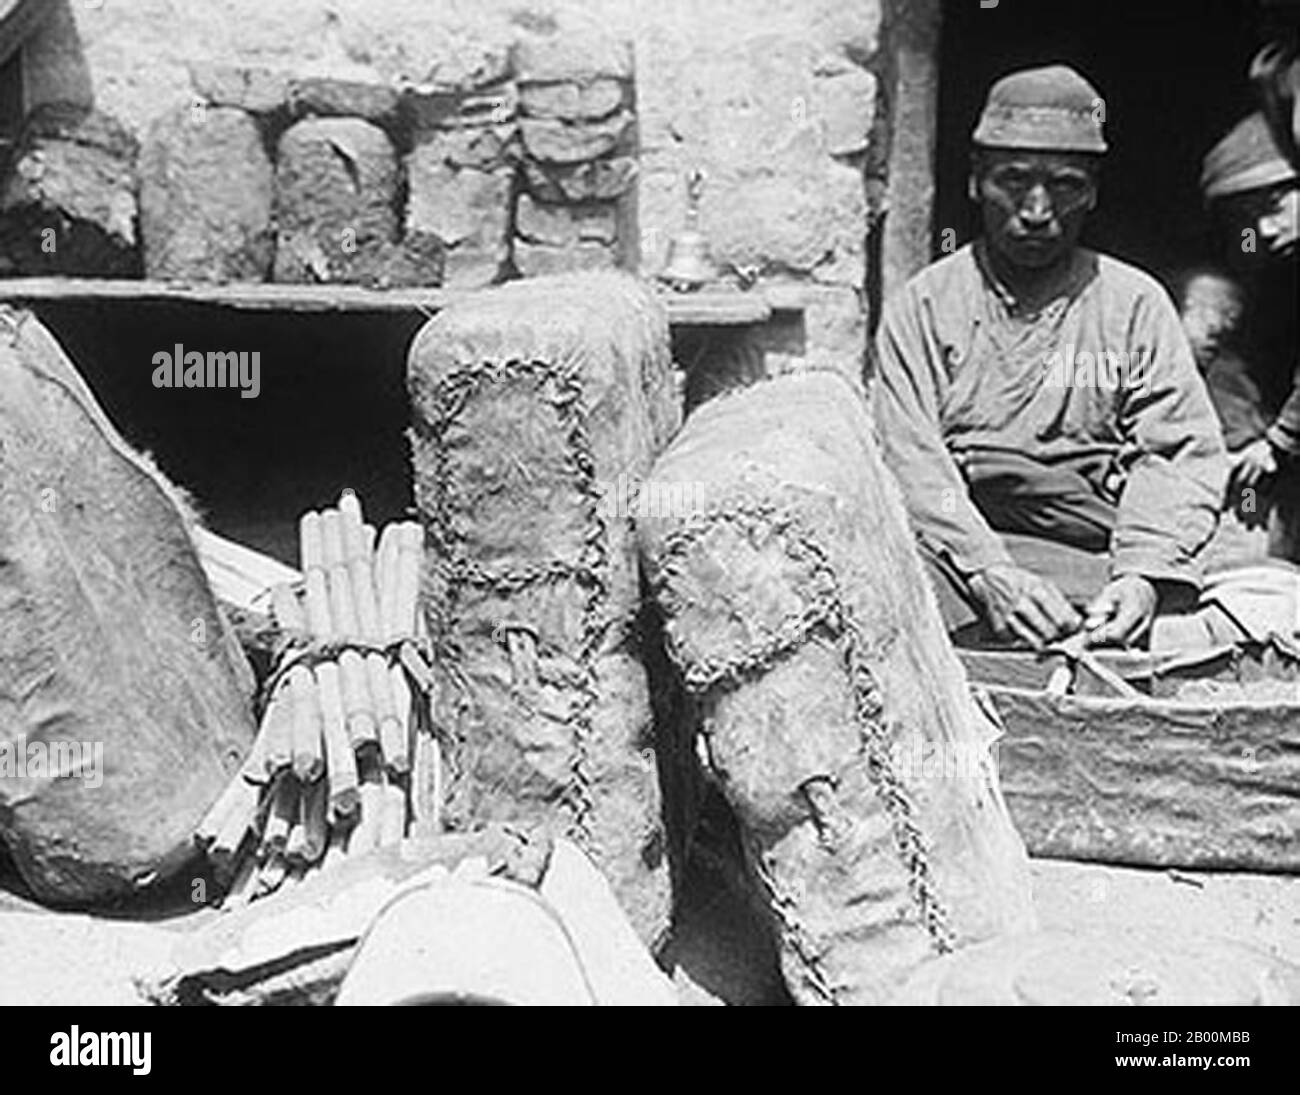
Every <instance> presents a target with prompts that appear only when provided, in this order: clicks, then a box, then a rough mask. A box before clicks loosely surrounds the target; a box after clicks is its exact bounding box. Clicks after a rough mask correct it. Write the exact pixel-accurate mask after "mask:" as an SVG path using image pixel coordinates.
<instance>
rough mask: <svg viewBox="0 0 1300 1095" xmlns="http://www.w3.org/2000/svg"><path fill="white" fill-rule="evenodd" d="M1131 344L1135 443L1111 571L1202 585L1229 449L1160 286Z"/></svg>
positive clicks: (1128, 412) (1129, 412) (1129, 410)
mask: <svg viewBox="0 0 1300 1095" xmlns="http://www.w3.org/2000/svg"><path fill="white" fill-rule="evenodd" d="M1129 344H1130V346H1132V347H1134V348H1135V349H1136V350H1137V352H1138V354H1139V355H1140V356H1139V358H1138V360H1139V362H1140V363H1141V365H1140V368H1139V370H1138V371H1137V372H1136V373H1135V374H1131V380H1130V386H1129V388H1128V390H1127V394H1126V396H1125V398H1124V401H1123V410H1122V413H1121V420H1120V425H1121V429H1122V430H1123V432H1124V434H1125V439H1126V440H1127V441H1128V442H1129V444H1130V445H1131V446H1132V451H1131V452H1130V453H1129V454H1128V455H1127V457H1126V461H1127V463H1128V480H1127V483H1126V485H1125V488H1124V494H1123V497H1122V498H1121V499H1120V505H1119V518H1118V521H1117V523H1116V527H1115V535H1114V537H1113V539H1112V541H1111V556H1112V558H1111V572H1112V574H1113V576H1115V577H1119V576H1120V575H1123V574H1140V575H1142V576H1143V577H1145V578H1152V579H1165V580H1171V581H1182V582H1190V583H1192V584H1195V585H1199V584H1200V581H1201V568H1200V562H1199V556H1200V553H1201V550H1202V548H1204V547H1205V545H1206V543H1207V542H1208V541H1209V539H1210V537H1211V536H1212V535H1213V534H1214V530H1215V527H1216V525H1217V523H1218V515H1219V510H1220V508H1221V504H1222V501H1223V496H1224V489H1225V487H1226V485H1227V475H1228V462H1227V454H1226V452H1225V450H1224V447H1223V440H1222V438H1221V436H1220V431H1219V422H1218V418H1217V417H1216V415H1215V413H1214V407H1213V405H1212V404H1211V402H1210V397H1209V393H1208V392H1207V391H1206V388H1205V382H1204V381H1203V380H1202V379H1201V375H1200V373H1199V372H1197V369H1196V362H1195V360H1194V359H1193V357H1192V351H1191V347H1190V346H1189V345H1188V344H1187V339H1186V336H1185V335H1184V334H1183V330H1182V327H1181V326H1180V325H1179V322H1178V316H1177V315H1176V314H1175V312H1174V310H1173V306H1172V305H1171V304H1170V303H1169V302H1168V301H1167V300H1166V299H1165V298H1164V296H1163V294H1159V293H1152V294H1150V295H1148V296H1146V297H1143V298H1142V299H1141V300H1140V301H1139V304H1138V306H1137V309H1136V311H1135V313H1134V316H1133V330H1132V332H1131V336H1130V340H1129Z"/></svg>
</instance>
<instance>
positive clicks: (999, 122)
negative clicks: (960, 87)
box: [973, 65, 1106, 152]
mask: <svg viewBox="0 0 1300 1095" xmlns="http://www.w3.org/2000/svg"><path fill="white" fill-rule="evenodd" d="M1101 106H1102V98H1101V96H1100V95H1098V94H1097V89H1096V88H1095V87H1093V86H1092V85H1091V84H1090V83H1088V81H1087V80H1085V79H1084V78H1083V77H1082V76H1080V75H1079V74H1078V73H1077V72H1075V71H1074V69H1072V68H1069V67H1067V66H1065V65H1048V66H1046V67H1045V68H1030V69H1024V70H1023V71H1021V72H1013V73H1011V74H1010V75H1009V76H1004V77H1002V79H1001V80H999V81H998V82H997V83H996V84H994V85H993V87H992V88H990V89H989V97H988V101H987V102H986V103H985V104H984V113H983V114H981V115H980V120H979V124H978V125H977V126H976V127H975V133H974V137H973V140H974V141H975V143H976V144H977V145H981V146H983V147H985V148H1025V149H1035V150H1041V151H1047V152H1105V151H1106V141H1105V139H1104V138H1103V137H1102V135H1101V111H1099V109H1098V108H1099V107H1101Z"/></svg>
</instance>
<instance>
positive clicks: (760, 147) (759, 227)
mask: <svg viewBox="0 0 1300 1095" xmlns="http://www.w3.org/2000/svg"><path fill="white" fill-rule="evenodd" d="M880 15H881V8H880V4H879V2H878V0H860V2H857V3H844V2H843V0H802V2H795V0H659V2H657V3H656V4H655V5H654V15H653V17H649V16H647V17H646V18H645V20H644V22H643V23H642V25H641V26H640V27H639V28H638V31H637V37H636V46H637V55H636V59H637V73H638V80H637V102H638V108H639V111H640V120H641V182H640V189H639V204H638V211H639V216H640V229H641V237H640V238H641V246H642V256H643V269H646V270H648V271H651V272H654V271H657V270H659V269H661V268H662V264H663V261H664V258H665V255H666V251H667V247H668V241H669V240H670V239H671V236H672V234H673V233H674V232H675V231H677V230H678V228H679V227H680V225H681V223H682V218H683V215H684V212H685V209H686V194H685V178H686V175H687V173H688V172H689V171H690V170H691V169H693V168H698V169H699V170H701V171H703V172H704V175H705V182H704V192H703V198H702V201H701V211H700V222H701V228H702V230H703V231H704V233H705V234H706V235H707V236H708V238H709V240H710V242H711V244H712V250H713V256H714V259H715V260H716V261H717V262H718V263H719V264H720V265H721V266H722V268H723V270H724V271H725V272H726V273H728V274H729V275H730V276H731V277H732V278H733V280H736V281H738V282H740V283H741V284H745V285H749V284H753V285H756V286H759V287H763V286H780V287H793V288H796V289H797V290H799V292H797V293H796V294H791V295H790V296H788V297H787V299H790V300H793V301H797V302H802V303H803V304H804V311H803V314H804V329H805V354H804V358H805V360H806V361H807V363H808V364H812V365H819V366H820V365H830V366H832V367H836V368H841V369H844V370H845V371H848V372H850V373H852V374H854V375H856V373H857V370H858V367H859V364H860V360H861V353H862V345H863V342H864V339H865V313H864V308H863V303H862V301H863V289H864V287H865V282H866V277H867V258H866V238H867V230H868V203H867V189H866V173H865V167H866V163H867V159H868V155H869V153H870V151H871V142H872V137H873V134H874V133H875V130H876V128H877V125H876V99H877V78H876V74H875V71H874V66H875V64H876V61H877V57H878V54H879V49H878V46H879V40H880V31H881V18H880ZM768 356H769V363H770V364H769V367H770V368H774V369H776V370H779V369H781V368H784V367H788V365H789V364H790V362H789V360H788V358H786V357H785V356H784V355H768Z"/></svg>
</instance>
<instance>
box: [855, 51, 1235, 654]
mask: <svg viewBox="0 0 1300 1095" xmlns="http://www.w3.org/2000/svg"><path fill="white" fill-rule="evenodd" d="M1101 107H1102V100H1101V98H1100V96H1099V95H1098V94H1097V92H1096V91H1095V90H1094V89H1093V88H1092V86H1091V85H1089V84H1088V82H1087V81H1086V80H1084V79H1083V78H1082V77H1080V76H1079V75H1078V74H1077V73H1075V72H1074V71H1072V70H1070V69H1068V68H1064V67H1061V66H1054V67H1051V68H1043V69H1034V70H1029V71H1025V72H1019V73H1015V74H1013V75H1011V76H1008V77H1006V78H1004V79H1002V80H1000V81H999V82H998V83H997V84H995V85H994V87H993V89H992V91H991V92H990V94H989V99H988V102H987V104H986V106H985V109H984V113H983V115H982V117H981V119H980V122H979V125H978V127H977V128H976V130H975V135H974V142H975V145H976V149H975V153H974V157H973V164H972V174H971V181H970V192H971V197H972V199H973V200H976V201H978V202H979V203H980V205H981V208H982V212H983V227H984V231H983V235H982V237H981V238H980V239H978V240H977V241H976V242H975V243H973V244H970V245H967V246H966V247H963V248H962V249H961V250H959V251H958V252H957V253H956V254H953V255H951V256H949V257H947V258H944V259H942V260H940V261H939V262H936V263H934V264H932V265H931V266H929V267H927V268H926V269H924V270H922V271H921V272H920V273H919V274H917V275H916V277H914V278H913V279H912V280H911V281H910V282H909V283H908V284H907V285H906V286H905V287H904V288H903V290H902V291H901V292H900V293H899V294H898V296H897V297H896V298H894V299H893V300H891V301H890V302H889V304H888V305H887V306H886V308H885V310H884V315H883V317H882V321H881V325H880V330H879V333H878V335H877V344H876V359H877V369H878V373H877V377H876V384H875V406H876V414H877V424H878V428H879V433H880V440H881V444H882V447H883V449H884V452H885V457H886V459H887V461H888V462H889V464H890V467H891V468H892V470H893V471H894V473H895V475H896V476H897V478H898V480H899V483H900V484H901V486H902V489H903V495H904V498H905V500H906V502H907V506H908V510H909V513H910V514H911V517H912V521H913V524H914V526H915V529H916V532H917V537H918V540H919V542H920V547H921V550H922V554H923V556H925V558H926V559H927V562H928V563H929V564H930V568H931V573H932V575H933V576H934V581H935V589H936V592H937V594H938V596H939V602H940V608H941V609H942V610H943V612H944V616H945V620H946V621H947V623H948V626H949V630H950V631H954V632H956V631H958V630H960V629H962V628H963V627H964V626H965V625H969V624H974V623H977V622H979V623H984V624H988V625H991V626H992V628H993V630H994V631H995V632H996V633H997V634H998V635H1000V636H1002V637H1012V636H1014V637H1016V638H1018V639H1020V640H1022V641H1024V642H1027V643H1029V644H1030V645H1032V646H1035V647H1041V646H1043V645H1045V644H1047V643H1049V642H1052V641H1055V640H1058V639H1061V638H1063V637H1065V636H1066V635H1069V634H1071V633H1073V632H1074V631H1077V630H1078V629H1079V628H1080V627H1083V628H1084V629H1086V631H1087V634H1088V640H1089V641H1090V642H1091V643H1093V644H1101V643H1128V642H1133V641H1135V640H1137V639H1138V638H1139V637H1141V635H1142V634H1143V633H1144V632H1145V631H1146V629H1147V628H1148V627H1149V625H1150V623H1151V620H1152V618H1153V616H1154V614H1155V611H1156V607H1157V603H1158V601H1159V599H1160V595H1161V594H1162V593H1163V594H1169V595H1171V596H1172V595H1174V594H1179V593H1181V594H1182V595H1184V596H1186V595H1187V594H1189V593H1194V591H1195V589H1196V587H1197V586H1198V584H1199V581H1200V568H1199V560H1198V556H1199V555H1200V552H1201V550H1202V548H1203V547H1204V546H1205V544H1206V542H1207V541H1208V540H1209V538H1210V535H1211V534H1212V532H1213V531H1214V528H1215V523H1216V520H1217V512H1218V509H1219V505H1220V502H1221V500H1222V498H1223V492H1224V484H1225V479H1226V474H1227V463H1226V458H1225V454H1224V448H1223V442H1222V440H1221V439H1220V433H1219V427H1218V423H1217V421H1216V419H1215V413H1214V409H1213V407H1212V406H1211V404H1210V400H1209V396H1208V395H1207V393H1206V390H1205V384H1204V382H1203V381H1202V380H1201V377H1200V376H1199V375H1198V373H1197V370H1196V365H1195V363H1194V361H1193V360H1192V354H1191V350H1190V349H1189V347H1188V344H1187V339H1186V338H1185V336H1184V335H1183V332H1182V330H1181V328H1180V326H1179V321H1178V316H1177V314H1176V313H1175V312H1174V309H1173V306H1172V305H1171V304H1170V302H1169V299H1168V297H1167V296H1166V295H1165V293H1164V290H1163V289H1162V288H1161V287H1160V285H1159V284H1158V283H1157V282H1156V281H1155V280H1154V279H1153V278H1150V277H1148V276H1147V275H1146V274H1144V273H1142V272H1141V271H1139V270H1137V269H1135V268H1133V267H1131V266H1128V265H1126V264H1124V263H1122V262H1119V261H1117V260H1115V259H1112V258H1109V257H1107V256H1105V255H1098V254H1096V253H1094V252H1092V251H1089V250H1087V249H1085V248H1082V247H1080V246H1079V245H1078V239H1079V233H1080V231H1081V229H1082V227H1083V221H1084V218H1085V216H1086V215H1087V213H1088V211H1089V210H1091V209H1092V208H1093V207H1094V206H1095V204H1096V201H1097V171H1098V163H1099V158H1100V154H1101V153H1103V152H1104V151H1105V149H1106V145H1105V142H1104V140H1103V139H1102V134H1101V126H1100V121H1099V118H1100V115H1101V112H1102V110H1101ZM999 533H1001V535H999ZM1081 606H1082V607H1084V612H1083V614H1082V615H1081V614H1080V612H1079V611H1078V608H1079V607H1081Z"/></svg>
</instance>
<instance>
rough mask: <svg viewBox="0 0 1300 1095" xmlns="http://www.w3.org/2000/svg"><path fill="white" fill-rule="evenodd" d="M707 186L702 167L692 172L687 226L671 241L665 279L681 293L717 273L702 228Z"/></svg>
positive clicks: (662, 274)
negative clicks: (702, 198) (702, 204)
mask: <svg viewBox="0 0 1300 1095" xmlns="http://www.w3.org/2000/svg"><path fill="white" fill-rule="evenodd" d="M703 188H704V174H703V172H701V171H700V170H699V169H696V170H694V171H692V172H691V174H690V177H689V179H688V180H687V186H686V193H687V198H688V199H689V201H690V205H689V206H688V207H687V210H686V227H685V228H684V229H683V230H682V231H680V232H678V233H677V235H675V236H674V237H673V238H672V240H671V241H670V242H669V244H668V261H667V263H666V264H665V265H664V270H663V273H661V274H660V275H659V277H660V279H661V280H662V281H665V282H667V283H668V285H669V286H670V287H671V288H672V289H674V290H676V291H677V292H679V293H689V292H691V291H692V290H694V289H699V288H700V287H701V286H703V285H707V284H708V283H709V282H711V281H713V280H714V279H715V278H716V277H717V276H718V271H717V268H716V267H715V266H714V265H713V260H712V259H711V258H710V257H709V241H708V240H707V239H706V238H705V237H704V233H703V232H701V231H700V230H699V227H698V223H699V218H700V193H701V191H702V190H703Z"/></svg>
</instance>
